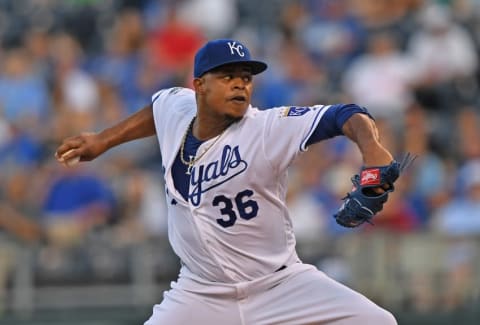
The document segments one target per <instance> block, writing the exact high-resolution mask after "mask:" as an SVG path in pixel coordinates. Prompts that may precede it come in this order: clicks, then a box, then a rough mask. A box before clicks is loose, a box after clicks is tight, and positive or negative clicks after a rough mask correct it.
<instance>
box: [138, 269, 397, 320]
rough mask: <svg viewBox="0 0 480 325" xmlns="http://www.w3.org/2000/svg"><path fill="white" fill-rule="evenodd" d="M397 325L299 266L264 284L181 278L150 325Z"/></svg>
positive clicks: (359, 297)
mask: <svg viewBox="0 0 480 325" xmlns="http://www.w3.org/2000/svg"><path fill="white" fill-rule="evenodd" d="M160 324H162V325H163V324H168V325H186V324H198V325H203V324H205V325H216V324H219V325H220V324H221V325H267V324H272V325H273V324H275V325H280V324H284V325H287V324H288V325H301V324H331V325H354V324H355V325H357V324H362V325H377V324H379V325H394V324H397V322H396V321H395V318H394V317H393V315H392V314H391V313H390V312H388V311H386V310H384V309H382V308H380V307H379V306H377V305H376V304H374V303H373V302H372V301H370V300H368V299H367V298H366V297H365V296H363V295H361V294H359V293H358V292H355V291H353V290H352V289H350V288H348V287H346V286H344V285H342V284H340V283H338V282H336V281H334V280H333V279H331V278H329V277H328V276H327V275H325V274H324V273H323V272H321V271H319V270H317V269H316V268H315V267H314V266H312V265H308V264H302V263H297V264H293V265H291V266H289V267H287V268H286V269H284V270H282V271H278V272H275V273H273V274H270V275H267V276H264V277H261V278H259V279H256V280H253V281H248V282H242V283H235V284H225V283H221V284H219V283H214V282H208V281H204V280H200V279H195V280H193V279H192V278H186V277H182V276H180V277H179V280H178V281H177V282H172V285H171V289H170V290H169V291H166V292H165V293H164V298H163V301H162V302H161V303H160V304H158V305H155V306H154V307H153V314H152V316H151V317H150V319H149V320H148V321H147V322H145V324H144V325H160Z"/></svg>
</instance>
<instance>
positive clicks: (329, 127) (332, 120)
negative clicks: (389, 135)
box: [307, 104, 373, 146]
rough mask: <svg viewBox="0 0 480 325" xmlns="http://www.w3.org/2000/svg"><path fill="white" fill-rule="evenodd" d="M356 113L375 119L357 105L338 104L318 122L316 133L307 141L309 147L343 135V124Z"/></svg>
mask: <svg viewBox="0 0 480 325" xmlns="http://www.w3.org/2000/svg"><path fill="white" fill-rule="evenodd" d="M356 113H361V114H367V115H368V116H369V117H370V118H371V119H373V117H372V116H371V115H370V113H369V112H368V111H367V109H366V108H364V107H361V106H358V105H356V104H336V105H332V106H330V107H329V108H328V110H327V111H326V112H325V114H324V115H323V116H322V119H321V120H320V121H319V122H318V124H317V127H316V128H315V131H313V133H312V135H311V136H310V138H309V139H308V141H307V146H309V145H311V144H314V143H317V142H320V141H322V140H325V139H329V138H333V137H335V136H337V135H343V132H342V127H343V124H345V122H346V121H347V120H348V119H349V118H350V117H351V116H352V115H353V114H356Z"/></svg>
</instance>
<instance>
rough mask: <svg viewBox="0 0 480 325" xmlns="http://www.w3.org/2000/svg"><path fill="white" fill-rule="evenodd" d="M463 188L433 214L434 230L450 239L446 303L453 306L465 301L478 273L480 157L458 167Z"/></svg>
mask: <svg viewBox="0 0 480 325" xmlns="http://www.w3.org/2000/svg"><path fill="white" fill-rule="evenodd" d="M459 177H460V179H461V180H462V182H461V184H462V187H461V188H460V190H461V192H460V193H458V194H457V196H456V197H455V198H453V199H452V200H451V201H450V202H447V203H446V204H445V205H444V206H442V207H440V208H439V209H438V210H437V211H436V212H435V213H434V215H433V217H432V222H431V226H432V229H433V230H434V231H437V232H439V233H440V234H442V235H444V236H445V238H447V239H449V240H450V241H449V245H448V251H447V255H446V257H445V260H444V261H443V262H444V263H445V271H446V272H445V273H446V285H445V294H444V295H442V299H443V304H444V306H445V307H446V308H448V309H452V308H456V307H459V306H461V305H462V304H464V303H465V302H466V301H467V300H466V299H467V298H468V296H467V294H468V292H469V290H468V288H470V287H471V286H472V285H473V284H474V279H475V277H476V275H475V270H476V253H475V250H476V248H477V247H478V246H477V244H476V242H475V241H473V240H472V239H473V238H478V236H479V235H480V160H472V161H470V162H468V163H467V164H465V165H464V166H463V167H462V168H461V169H460V171H459Z"/></svg>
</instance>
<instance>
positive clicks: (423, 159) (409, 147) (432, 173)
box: [403, 105, 453, 226]
mask: <svg viewBox="0 0 480 325" xmlns="http://www.w3.org/2000/svg"><path fill="white" fill-rule="evenodd" d="M432 115H433V114H429V113H428V112H427V111H425V110H424V109H423V108H422V107H421V106H419V105H413V106H411V107H410V108H409V109H408V111H407V112H406V115H405V123H404V132H403V142H404V148H405V151H406V152H410V153H412V154H415V155H417V158H416V160H415V162H414V164H413V166H412V167H411V168H410V169H409V170H408V171H407V173H406V175H404V177H403V181H404V182H405V183H406V184H407V186H408V191H407V192H406V193H404V194H405V195H406V196H407V197H408V198H409V200H410V202H411V203H412V204H413V207H414V209H415V210H416V213H417V214H418V215H419V217H420V220H419V221H420V222H421V224H422V226H425V225H427V224H428V222H429V217H430V215H431V213H432V211H434V210H435V209H436V208H438V206H439V205H443V204H444V203H445V202H446V201H448V200H449V198H450V193H451V190H452V186H451V184H453V179H452V177H451V176H449V175H450V170H449V165H451V164H452V161H451V159H450V160H449V161H445V158H442V157H441V156H440V155H439V153H438V152H437V151H435V150H434V149H433V145H432V143H433V142H434V139H433V137H434V134H435V132H434V131H435V130H434V128H435V124H434V121H435V119H434V116H432ZM449 136H450V137H452V134H451V133H449ZM443 147H448V143H443Z"/></svg>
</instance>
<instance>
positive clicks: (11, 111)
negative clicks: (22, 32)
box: [0, 48, 50, 134]
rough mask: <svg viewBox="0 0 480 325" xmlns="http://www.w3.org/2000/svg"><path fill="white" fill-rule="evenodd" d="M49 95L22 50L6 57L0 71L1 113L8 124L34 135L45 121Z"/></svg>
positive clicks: (40, 132)
mask: <svg viewBox="0 0 480 325" xmlns="http://www.w3.org/2000/svg"><path fill="white" fill-rule="evenodd" d="M49 105H50V95H49V93H48V86H47V83H46V82H45V80H43V79H42V78H41V76H40V75H38V74H37V73H36V71H34V70H33V68H32V65H31V62H30V56H29V54H28V53H27V52H26V51H25V50H24V49H23V48H13V49H10V50H8V51H7V52H6V53H5V58H4V59H3V60H2V64H1V70H0V111H1V112H3V114H2V115H3V116H4V117H5V119H6V120H7V122H8V123H15V125H17V126H18V127H20V128H22V129H25V130H29V131H31V132H34V133H36V134H43V132H44V130H41V128H40V125H41V123H43V122H44V121H45V120H46V119H47V118H48V114H49V113H50V112H49Z"/></svg>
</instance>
